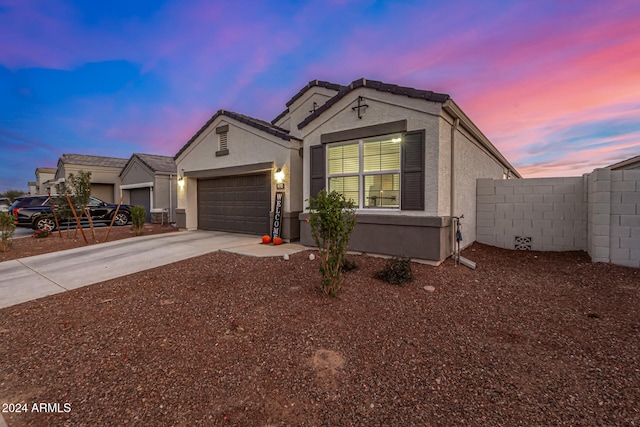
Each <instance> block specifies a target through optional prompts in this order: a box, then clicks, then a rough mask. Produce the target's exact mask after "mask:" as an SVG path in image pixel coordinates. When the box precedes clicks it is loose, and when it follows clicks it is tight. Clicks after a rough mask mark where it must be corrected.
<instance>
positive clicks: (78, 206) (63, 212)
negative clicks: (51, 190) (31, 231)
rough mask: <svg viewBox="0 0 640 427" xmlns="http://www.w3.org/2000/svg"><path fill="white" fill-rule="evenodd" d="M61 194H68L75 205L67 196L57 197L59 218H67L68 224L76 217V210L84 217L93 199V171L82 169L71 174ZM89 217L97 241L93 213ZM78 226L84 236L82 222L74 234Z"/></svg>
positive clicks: (61, 188)
mask: <svg viewBox="0 0 640 427" xmlns="http://www.w3.org/2000/svg"><path fill="white" fill-rule="evenodd" d="M59 194H60V195H63V194H68V195H69V199H70V200H71V205H73V206H71V205H70V204H69V201H68V200H67V199H66V197H57V198H56V199H55V200H54V202H55V206H56V211H57V212H56V214H57V215H58V218H63V219H65V220H66V222H67V225H69V223H70V222H71V219H72V218H73V217H74V215H73V211H74V210H75V212H76V213H77V215H78V217H79V218H82V215H83V214H84V213H85V211H86V209H87V206H89V202H90V201H91V172H85V171H83V170H80V171H78V173H76V174H73V173H71V174H69V177H67V179H66V180H65V181H64V182H63V183H62V185H61V187H60V189H59ZM72 207H73V209H72ZM87 217H88V220H89V226H90V227H91V232H92V234H93V240H94V242H95V232H94V230H93V222H92V221H91V215H87ZM78 228H79V229H80V232H81V233H82V235H83V237H84V232H83V231H82V225H81V224H80V223H78V224H77V228H76V232H75V233H74V236H75V235H76V234H77V232H78ZM67 230H68V229H67ZM85 240H86V238H85Z"/></svg>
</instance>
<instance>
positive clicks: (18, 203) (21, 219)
mask: <svg viewBox="0 0 640 427" xmlns="http://www.w3.org/2000/svg"><path fill="white" fill-rule="evenodd" d="M51 197H54V198H57V197H58V196H55V195H54V196H51ZM54 200H55V199H54ZM117 207H118V205H114V204H111V203H105V202H103V201H102V200H100V199H98V198H96V197H91V198H90V200H89V205H88V206H87V208H88V209H89V212H90V214H91V220H92V221H93V223H94V224H95V223H100V224H110V223H111V220H112V219H113V218H114V215H115V219H114V221H113V223H114V225H118V226H122V225H127V224H128V223H129V221H131V206H129V205H120V209H119V210H118V213H117V214H116V208H117ZM9 211H10V212H11V213H12V214H13V216H15V217H16V218H17V219H16V221H15V224H16V226H18V227H29V228H33V229H34V230H48V231H53V230H55V229H56V222H55V218H54V215H53V212H52V210H51V200H50V199H49V196H23V197H17V198H16V200H15V201H14V202H13V204H12V205H11V206H10V207H9ZM79 215H80V213H79V212H78V216H79ZM87 222H88V221H87V219H86V216H85V217H84V218H83V220H82V223H87ZM58 223H59V224H60V225H71V226H74V225H75V219H74V218H73V217H70V218H58Z"/></svg>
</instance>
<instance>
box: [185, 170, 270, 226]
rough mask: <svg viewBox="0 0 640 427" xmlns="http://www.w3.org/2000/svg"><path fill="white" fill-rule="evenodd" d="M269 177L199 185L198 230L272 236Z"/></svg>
mask: <svg viewBox="0 0 640 427" xmlns="http://www.w3.org/2000/svg"><path fill="white" fill-rule="evenodd" d="M270 198H271V181H270V175H269V174H262V175H244V176H231V177H221V178H215V179H202V180H199V181H198V228H202V229H206V230H220V231H233V232H240V233H249V234H268V233H269V213H270Z"/></svg>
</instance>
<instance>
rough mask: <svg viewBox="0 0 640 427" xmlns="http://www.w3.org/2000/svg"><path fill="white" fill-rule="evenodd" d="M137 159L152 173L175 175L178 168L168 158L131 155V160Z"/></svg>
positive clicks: (171, 159)
mask: <svg viewBox="0 0 640 427" xmlns="http://www.w3.org/2000/svg"><path fill="white" fill-rule="evenodd" d="M134 157H137V158H138V159H140V161H141V162H142V163H144V164H145V165H147V166H148V167H149V169H151V170H152V171H154V172H167V173H176V172H177V171H178V167H177V166H176V161H175V160H173V157H170V156H159V155H156V154H142V153H133V156H131V159H133V158H134ZM129 161H131V160H129Z"/></svg>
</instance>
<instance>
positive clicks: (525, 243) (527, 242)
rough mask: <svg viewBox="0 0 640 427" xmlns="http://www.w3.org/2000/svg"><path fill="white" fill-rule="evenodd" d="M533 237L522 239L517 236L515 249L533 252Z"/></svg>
mask: <svg viewBox="0 0 640 427" xmlns="http://www.w3.org/2000/svg"><path fill="white" fill-rule="evenodd" d="M531 240H532V239H531V237H522V236H516V237H515V242H514V247H515V249H517V250H519V251H530V250H531Z"/></svg>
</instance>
